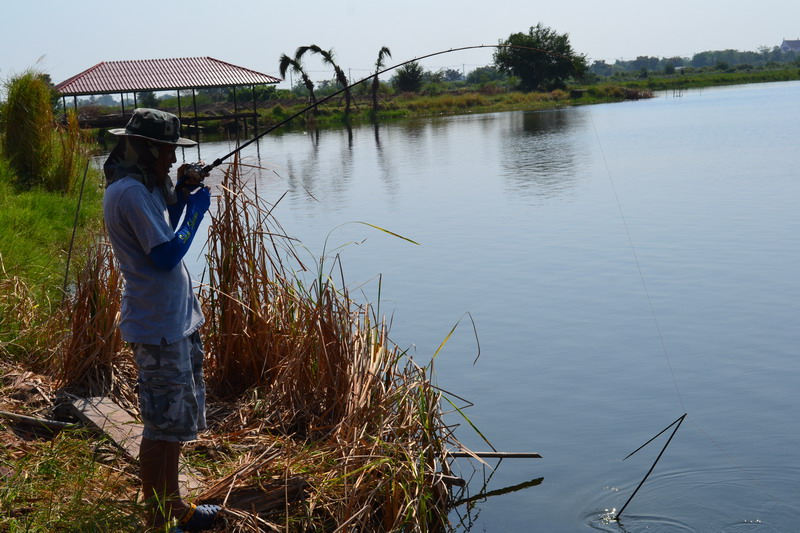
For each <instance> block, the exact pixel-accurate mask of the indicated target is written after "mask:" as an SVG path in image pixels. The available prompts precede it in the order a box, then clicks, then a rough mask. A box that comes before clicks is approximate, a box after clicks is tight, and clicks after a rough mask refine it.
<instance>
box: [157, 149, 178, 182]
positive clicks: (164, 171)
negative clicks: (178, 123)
mask: <svg viewBox="0 0 800 533" xmlns="http://www.w3.org/2000/svg"><path fill="white" fill-rule="evenodd" d="M175 161H177V158H176V157H175V146H174V145H171V144H159V145H158V159H157V160H156V163H155V169H154V170H155V174H156V176H157V177H158V178H159V179H162V180H166V179H167V176H168V175H169V169H170V168H171V167H172V164H173V163H174V162H175Z"/></svg>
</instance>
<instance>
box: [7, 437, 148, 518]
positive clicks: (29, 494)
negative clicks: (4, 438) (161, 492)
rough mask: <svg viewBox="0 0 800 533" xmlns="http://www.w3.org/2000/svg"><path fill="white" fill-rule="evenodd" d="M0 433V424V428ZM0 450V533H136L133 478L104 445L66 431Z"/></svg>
mask: <svg viewBox="0 0 800 533" xmlns="http://www.w3.org/2000/svg"><path fill="white" fill-rule="evenodd" d="M0 429H2V426H0ZM3 444H4V446H0V470H1V471H2V474H0V475H2V477H1V478H0V479H2V483H0V531H3V532H7V533H22V532H30V531H76V532H77V531H81V532H101V531H136V530H137V529H139V524H140V522H141V518H140V517H141V516H142V514H143V512H142V509H141V508H140V506H139V505H138V504H137V503H136V496H137V494H136V492H135V490H133V491H132V490H131V487H135V486H136V485H137V483H136V474H135V471H133V470H132V469H131V468H130V467H128V466H127V465H125V464H124V463H122V462H121V461H119V459H118V458H117V455H118V454H117V452H116V451H115V450H114V449H113V448H112V447H111V445H110V444H108V443H107V442H105V441H98V440H97V438H96V437H93V436H92V437H90V435H89V434H87V433H86V432H83V431H81V432H76V431H65V432H62V433H61V434H59V435H57V436H56V437H55V438H53V439H52V440H22V439H19V440H17V441H16V442H5V443H3Z"/></svg>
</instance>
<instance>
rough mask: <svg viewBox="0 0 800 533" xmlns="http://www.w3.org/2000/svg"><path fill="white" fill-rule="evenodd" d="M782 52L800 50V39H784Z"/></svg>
mask: <svg viewBox="0 0 800 533" xmlns="http://www.w3.org/2000/svg"><path fill="white" fill-rule="evenodd" d="M781 52H800V40H796V41H787V40H786V39H784V40H783V42H782V43H781Z"/></svg>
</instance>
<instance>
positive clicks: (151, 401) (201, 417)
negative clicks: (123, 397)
mask: <svg viewBox="0 0 800 533" xmlns="http://www.w3.org/2000/svg"><path fill="white" fill-rule="evenodd" d="M132 347H133V354H134V356H135V358H136V364H137V366H138V367H139V408H140V409H141V413H142V422H143V423H144V434H143V435H144V437H145V438H148V439H151V440H162V441H170V442H185V441H190V440H194V439H196V438H197V432H198V431H199V430H202V429H205V428H206V412H205V396H206V388H205V383H204V382H203V343H202V341H201V340H200V334H199V333H197V332H195V333H192V334H191V335H189V336H188V337H186V338H184V339H182V340H179V341H177V342H174V343H172V344H167V343H166V342H163V341H162V343H161V344H142V343H138V342H135V343H133V345H132Z"/></svg>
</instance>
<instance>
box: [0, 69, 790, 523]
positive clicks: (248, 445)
mask: <svg viewBox="0 0 800 533" xmlns="http://www.w3.org/2000/svg"><path fill="white" fill-rule="evenodd" d="M23 78H24V76H23ZM36 78H37V76H36V75H34V74H33V73H31V75H30V76H29V77H28V78H25V86H24V87H21V88H20V87H16V88H17V89H20V91H19V92H18V93H14V92H12V91H11V90H9V91H8V94H9V99H8V102H6V103H4V105H3V111H2V115H0V119H1V120H0V121H1V122H2V124H3V129H2V131H1V132H0V135H2V140H3V142H2V144H0V147H2V151H0V411H7V412H14V413H17V414H21V415H28V416H31V417H35V418H39V419H49V420H61V421H66V422H74V419H73V418H72V417H71V415H69V414H67V413H66V411H65V409H64V405H65V404H66V403H68V401H69V400H70V399H71V398H74V397H75V396H87V395H103V396H107V397H110V398H113V399H114V400H115V401H116V402H117V403H118V404H119V405H121V406H123V407H124V408H125V409H126V410H128V411H129V412H130V413H132V414H134V415H135V413H136V409H137V408H136V394H135V390H134V389H133V384H134V383H135V381H136V380H135V369H134V365H133V363H132V361H131V356H130V352H129V350H128V349H127V348H126V347H125V346H124V345H123V343H122V342H121V340H120V339H119V336H118V333H117V330H116V327H115V323H116V316H117V313H118V306H119V296H120V291H121V278H120V275H119V272H118V271H117V270H116V268H115V265H114V262H113V258H112V257H111V254H110V251H109V247H108V246H107V245H106V244H105V243H104V240H103V238H102V223H101V218H102V209H101V203H102V194H103V193H102V191H103V181H102V176H101V173H100V172H99V171H98V170H96V169H93V168H90V167H85V166H84V163H85V162H86V161H87V160H88V158H89V157H90V151H91V150H92V149H93V145H92V144H91V142H90V140H89V139H88V138H86V137H85V136H84V134H83V133H82V132H80V131H78V129H77V127H76V125H77V120H78V117H77V116H75V115H74V114H72V113H68V120H67V125H66V126H63V127H54V124H55V118H54V116H53V113H52V108H51V106H50V105H49V104H50V99H49V98H50V97H49V95H48V94H47V93H46V92H43V91H41V86H38V85H37V83H36V82H35V79H36ZM797 79H800V69H798V68H797V67H795V66H793V67H785V68H780V69H772V70H766V69H765V70H754V71H752V72H747V71H738V70H734V71H732V72H724V71H708V72H701V73H693V74H673V75H670V76H663V77H655V76H651V77H649V78H647V79H645V78H642V79H627V80H608V81H606V82H603V83H596V84H592V85H576V86H568V87H567V88H565V89H556V90H553V91H548V92H541V93H534V92H531V93H521V92H515V91H509V90H506V89H504V88H502V87H499V86H498V85H496V84H486V85H484V87H483V88H482V89H480V90H477V91H468V90H466V89H464V90H460V89H457V90H444V89H442V90H440V91H438V92H436V91H432V93H431V94H427V95H418V94H412V93H400V94H394V95H393V96H389V95H383V96H382V97H381V101H380V105H381V110H380V112H379V113H378V115H377V117H375V116H373V115H372V113H371V107H370V104H369V101H368V100H367V98H366V95H365V94H362V95H360V96H357V97H356V98H355V99H354V101H353V108H354V111H353V112H352V113H351V115H350V117H349V121H351V122H365V121H370V120H377V121H378V122H380V121H388V120H393V119H403V118H413V117H424V116H439V115H452V114H463V113H489V112H498V111H510V110H545V109H553V108H560V107H566V106H571V105H589V104H594V103H605V102H615V101H624V100H631V99H638V98H647V97H652V96H653V92H654V91H658V90H675V91H684V90H691V89H694V88H702V87H709V86H716V85H730V84H740V83H756V82H773V81H789V80H797ZM11 83H14V82H10V84H11ZM10 84H9V85H10ZM11 88H12V87H10V86H9V89H11ZM433 92H436V94H433ZM43 99H46V101H45V100H43ZM156 103H157V104H158V106H159V107H161V108H163V109H167V110H169V109H170V103H169V101H168V100H162V101H157V102H156ZM306 103H307V100H304V99H302V98H296V97H295V98H293V99H292V100H287V101H285V102H276V103H274V104H272V105H271V107H266V106H265V107H264V108H263V109H260V112H261V113H262V114H263V122H262V119H259V126H260V127H262V126H264V125H269V124H270V123H272V124H275V123H278V122H280V120H282V119H283V118H285V117H288V116H290V115H291V114H292V112H293V111H294V110H297V109H301V108H302V107H303V106H304V105H306ZM45 104H46V105H45ZM343 104H344V102H339V101H338V100H334V101H333V103H332V104H330V105H327V104H326V105H325V106H323V108H322V109H320V110H319V111H318V112H315V113H314V115H313V118H303V119H298V120H297V121H296V122H295V123H294V124H293V126H295V127H306V128H307V127H317V126H319V127H335V126H341V125H342V124H343V123H345V124H346V122H345V121H344V115H343ZM15 105H19V106H20V109H28V110H29V109H36V110H38V111H35V112H26V113H23V114H21V115H12V113H11V111H13V107H14V106H15ZM220 105H222V106H223V107H224V103H222V104H220V103H216V104H215V103H210V104H209V107H207V108H206V110H211V109H213V107H212V106H218V107H219V106H220ZM261 105H262V104H261V103H260V104H259V107H261ZM92 109H94V108H90V107H86V108H84V107H81V108H79V111H86V112H94V111H92ZM96 109H97V112H98V113H100V112H102V111H103V109H102V107H101V106H96ZM13 117H17V118H13ZM184 121H185V123H186V122H190V121H191V119H189V120H186V117H184ZM204 126H207V128H206V129H205V130H204V131H208V132H211V131H213V129H214V128H213V127H214V126H215V127H216V128H219V129H221V130H224V129H226V128H229V127H231V126H230V122H229V121H227V120H226V119H224V118H221V119H220V120H219V122H218V124H216V125H215V124H214V123H213V122H207V123H205V124H204ZM14 128H18V129H17V130H16V133H15V130H14ZM30 132H34V133H36V134H35V135H30V136H27V137H25V136H26V135H27V134H28V133H30ZM10 137H13V139H14V140H17V139H21V138H23V137H25V138H26V139H27V140H26V141H25V142H26V145H25V146H24V147H22V148H19V147H15V146H13V143H11V144H9V142H8V140H9V138H10ZM21 153H33V154H38V156H37V157H38V159H37V160H40V161H48V162H49V163H48V166H47V168H38V169H35V170H33V171H31V169H30V165H31V164H33V163H35V162H36V161H33V162H31V161H28V162H27V163H26V162H25V161H23V160H22V159H21V158H22V156H21V155H19V154H21ZM65 160H69V162H70V164H69V165H65V164H63V163H64V161H65ZM26 165H28V166H27V167H26ZM84 168H88V169H89V170H88V172H86V173H85V174H84ZM221 168H227V170H226V176H225V180H226V181H225V186H224V189H223V190H224V193H223V195H222V197H221V199H220V201H221V202H222V206H221V208H220V209H219V210H218V213H219V214H218V215H215V216H214V217H213V220H212V226H211V229H210V234H209V240H208V243H207V245H206V252H207V254H208V261H209V269H208V273H207V274H206V276H207V279H205V280H204V282H205V285H204V286H203V288H202V290H201V296H202V301H203V305H204V307H205V314H206V317H207V325H206V331H205V335H206V339H207V340H206V343H207V348H208V370H207V372H208V378H209V394H210V398H211V401H210V404H209V407H210V412H209V420H210V422H211V426H212V431H210V432H209V433H207V434H205V435H203V436H202V438H201V439H200V440H198V441H197V442H195V443H192V444H191V445H189V446H188V447H187V453H186V456H187V458H188V460H189V463H190V466H191V467H192V468H193V469H194V470H195V471H197V472H199V474H200V475H201V477H202V480H203V481H204V484H205V487H206V488H205V494H204V497H205V498H207V499H209V500H218V499H225V498H226V497H227V498H229V499H228V501H227V503H228V504H229V505H231V504H234V503H237V502H238V504H239V505H240V507H241V509H240V510H239V511H237V512H234V513H231V514H229V515H228V516H227V520H228V530H230V531H242V532H251V531H301V530H302V531H331V530H334V529H336V528H337V527H341V526H343V525H345V524H347V525H348V526H349V527H351V528H352V529H357V530H361V531H394V530H404V531H446V530H447V529H448V527H449V526H448V517H449V515H448V513H450V512H451V511H453V508H454V507H453V506H454V504H455V503H457V502H458V501H468V500H472V499H474V496H470V497H469V498H464V496H465V493H464V492H463V491H464V490H466V489H454V487H453V486H451V485H450V484H448V483H447V482H445V480H447V479H452V477H451V474H452V473H451V472H450V467H451V463H452V456H451V455H450V454H449V452H450V451H453V450H459V449H460V444H459V442H458V440H457V436H456V435H455V433H454V432H455V431H456V429H457V428H456V427H455V426H453V425H447V424H445V422H444V418H445V414H444V409H443V407H442V402H445V403H446V404H447V405H448V409H451V410H452V411H453V413H450V414H448V421H450V418H449V417H452V416H453V415H458V416H461V417H462V419H461V420H462V421H463V422H464V423H463V424H461V425H460V427H461V428H462V429H467V428H469V427H471V423H470V422H469V419H468V418H467V417H466V415H464V414H463V412H462V407H461V406H462V405H463V404H464V403H466V402H464V401H463V400H461V399H459V398H457V397H450V396H447V395H445V394H444V393H443V392H442V391H440V390H438V389H437V388H436V387H435V386H434V385H433V384H432V379H433V375H434V374H433V372H434V369H433V362H432V361H433V358H434V356H435V354H432V355H431V359H430V362H428V363H426V364H420V363H418V362H416V361H414V360H413V359H412V358H411V357H410V356H409V355H408V354H406V353H405V352H404V351H403V350H402V349H401V348H400V347H397V346H395V345H393V344H392V343H391V340H390V338H389V332H388V331H387V326H386V324H385V323H384V321H383V317H381V316H380V315H379V311H378V309H379V308H380V302H379V301H378V302H375V303H374V304H371V303H369V302H367V303H360V302H355V301H353V300H352V299H351V298H350V295H349V294H348V292H347V285H346V283H345V280H344V274H343V272H345V271H346V267H345V266H344V265H342V264H341V263H340V261H339V259H338V258H336V257H333V258H331V257H322V258H318V259H317V261H318V262H317V263H316V264H303V263H302V262H300V260H299V259H298V257H297V256H296V255H295V254H294V253H293V250H294V249H295V248H294V247H295V246H296V243H294V242H293V241H292V239H291V238H289V237H288V236H286V235H284V232H283V230H282V229H281V228H280V224H279V223H278V221H277V220H275V219H274V218H273V217H272V216H271V212H272V209H273V208H274V205H272V204H269V203H268V202H267V201H265V200H264V199H260V198H258V197H257V196H256V195H255V194H253V193H252V191H250V190H249V189H248V185H247V183H248V176H247V172H248V171H247V170H246V169H245V168H243V166H240V165H238V162H237V161H234V162H232V163H231V164H230V165H227V166H225V167H221ZM42 176H47V179H46V180H44V181H42V182H37V181H36V180H35V179H34V178H36V177H42ZM83 180H85V188H84V186H83ZM81 191H83V194H81ZM76 212H78V215H77V217H76V215H75V213H76ZM76 221H77V234H78V239H77V240H76V244H75V250H76V251H75V252H74V255H73V256H72V267H71V268H70V271H69V276H68V280H67V281H68V290H67V294H66V295H64V294H63V293H62V290H61V287H62V285H61V283H62V281H63V277H64V272H65V269H66V265H67V258H68V256H69V255H70V248H71V240H72V239H71V233H72V228H73V224H75V223H76ZM267 228H268V230H267ZM379 229H380V228H377V229H375V228H373V230H379ZM302 271H306V272H311V273H312V274H314V275H313V276H312V280H311V281H310V282H308V281H301V280H300V279H299V278H297V277H296V275H295V272H302ZM334 279H335V280H336V281H334ZM377 293H378V294H380V288H379V287H378V290H377ZM451 333H452V332H451ZM443 337H444V338H445V339H447V338H448V337H449V334H447V332H443ZM0 443H2V446H0V531H4V532H5V531H8V532H11V533H14V532H18V531H32V530H44V531H53V530H59V529H65V530H81V531H84V530H85V531H106V530H113V531H131V532H133V531H141V523H140V518H139V517H140V516H141V515H142V507H141V504H140V494H139V493H138V477H137V467H136V465H135V464H134V462H132V461H130V460H128V459H126V458H125V456H124V454H122V453H121V452H120V451H119V450H117V449H116V448H115V447H114V446H113V445H112V444H111V443H110V442H109V441H108V440H107V439H105V438H101V437H98V436H97V435H95V434H91V433H89V432H88V431H86V430H83V429H68V430H63V431H60V432H55V433H53V432H50V431H48V430H44V429H42V428H37V427H36V426H30V425H25V424H22V425H20V424H18V423H13V422H11V421H9V420H7V419H4V418H2V417H0ZM487 445H488V443H487ZM469 464H470V463H464V464H462V463H459V465H458V466H459V467H461V468H462V469H464V468H465V467H468V465H469ZM471 464H472V465H473V466H475V465H476V464H477V463H471ZM287 487H291V488H292V490H294V489H297V491H298V492H297V494H298V496H297V497H296V498H290V499H287V498H286V494H288V492H289V490H288V489H287ZM231 495H233V496H231ZM265 495H272V497H271V499H270V497H267V496H265ZM230 498H233V499H230ZM458 511H459V510H458V509H456V512H458ZM465 512H467V513H468V512H469V509H466V510H465ZM450 517H452V516H450Z"/></svg>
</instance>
